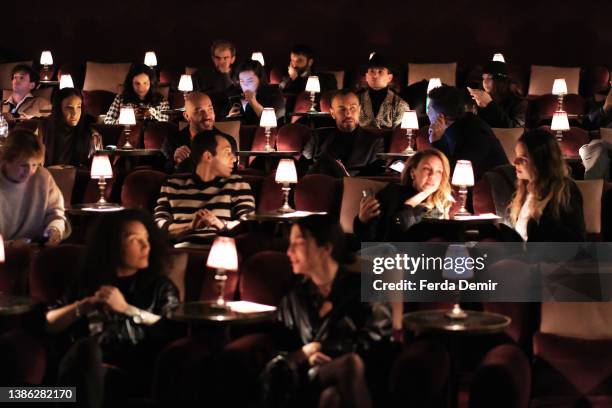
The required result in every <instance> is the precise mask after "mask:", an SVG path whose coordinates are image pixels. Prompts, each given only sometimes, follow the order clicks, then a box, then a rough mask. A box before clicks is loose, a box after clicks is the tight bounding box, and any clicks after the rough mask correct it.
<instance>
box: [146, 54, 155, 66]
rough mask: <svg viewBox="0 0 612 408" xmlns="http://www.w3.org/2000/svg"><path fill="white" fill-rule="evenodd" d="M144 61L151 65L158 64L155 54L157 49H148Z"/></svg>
mask: <svg viewBox="0 0 612 408" xmlns="http://www.w3.org/2000/svg"><path fill="white" fill-rule="evenodd" d="M144 63H145V65H148V66H150V67H156V66H157V55H155V51H147V52H146V53H145V58H144Z"/></svg>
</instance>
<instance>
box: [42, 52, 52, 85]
mask: <svg viewBox="0 0 612 408" xmlns="http://www.w3.org/2000/svg"><path fill="white" fill-rule="evenodd" d="M40 65H42V66H43V68H42V70H41V71H40V80H41V81H50V80H51V76H52V75H53V71H52V70H51V67H52V66H53V56H52V55H51V51H43V52H42V53H41V54H40Z"/></svg>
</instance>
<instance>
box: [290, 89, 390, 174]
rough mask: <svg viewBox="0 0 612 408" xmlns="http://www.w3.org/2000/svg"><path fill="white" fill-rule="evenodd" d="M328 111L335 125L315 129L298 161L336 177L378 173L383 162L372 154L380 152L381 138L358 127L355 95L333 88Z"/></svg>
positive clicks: (311, 170)
mask: <svg viewBox="0 0 612 408" xmlns="http://www.w3.org/2000/svg"><path fill="white" fill-rule="evenodd" d="M330 112H331V115H332V118H333V119H334V120H335V121H336V127H334V128H322V129H318V130H317V132H315V133H314V134H313V136H312V137H311V138H310V139H309V141H308V142H307V144H306V145H305V146H304V151H303V152H302V156H303V159H302V163H301V164H302V165H304V166H305V165H308V166H310V168H309V172H310V173H322V174H327V175H330V176H332V177H338V178H342V177H345V176H359V175H362V176H363V175H376V174H379V173H382V172H383V171H384V166H383V165H384V163H383V162H382V161H381V160H379V159H378V158H377V157H376V154H377V153H382V152H383V151H384V141H383V139H382V138H381V137H378V136H374V135H371V134H368V133H366V132H365V131H364V129H363V128H361V127H360V126H359V114H360V112H361V105H360V103H359V98H358V97H357V95H355V93H354V92H352V91H346V90H340V91H337V92H336V93H335V94H334V96H333V97H332V101H331V110H330Z"/></svg>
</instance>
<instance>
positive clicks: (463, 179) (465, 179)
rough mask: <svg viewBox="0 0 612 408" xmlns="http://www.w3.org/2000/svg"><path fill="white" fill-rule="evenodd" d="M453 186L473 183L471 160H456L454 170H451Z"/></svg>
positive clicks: (471, 184) (467, 185) (468, 185)
mask: <svg viewBox="0 0 612 408" xmlns="http://www.w3.org/2000/svg"><path fill="white" fill-rule="evenodd" d="M451 184H452V185H453V186H466V187H471V186H473V185H474V170H472V162H471V161H469V160H457V164H455V171H454V172H453V180H452V182H451Z"/></svg>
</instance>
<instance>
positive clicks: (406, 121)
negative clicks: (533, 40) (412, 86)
mask: <svg viewBox="0 0 612 408" xmlns="http://www.w3.org/2000/svg"><path fill="white" fill-rule="evenodd" d="M400 126H401V128H402V129H418V128H419V119H418V118H417V114H416V111H413V110H407V111H406V112H404V116H402V124H401V125H400Z"/></svg>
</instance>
